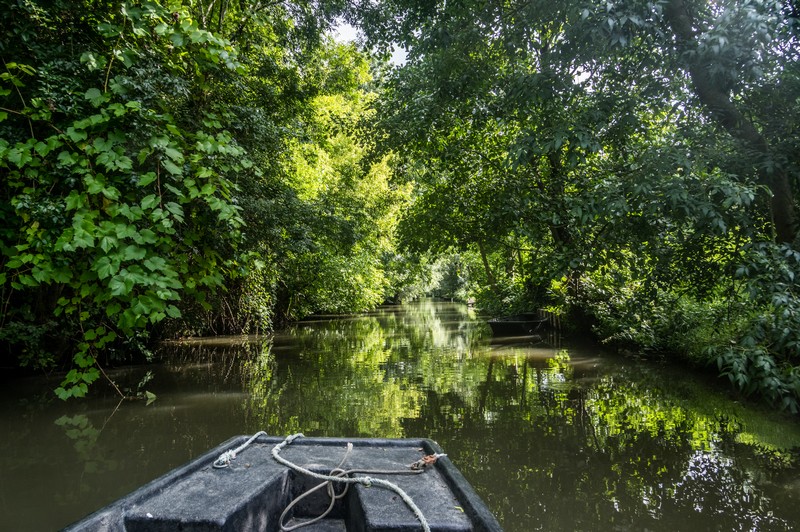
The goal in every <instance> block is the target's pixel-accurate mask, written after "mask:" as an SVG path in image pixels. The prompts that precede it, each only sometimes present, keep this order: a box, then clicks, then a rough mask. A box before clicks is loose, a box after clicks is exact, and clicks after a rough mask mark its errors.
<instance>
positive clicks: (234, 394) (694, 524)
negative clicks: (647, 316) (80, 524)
mask: <svg viewBox="0 0 800 532" xmlns="http://www.w3.org/2000/svg"><path fill="white" fill-rule="evenodd" d="M162 356H163V357H162V359H161V362H160V363H158V364H156V365H153V366H148V367H141V368H140V367H133V368H122V369H118V370H116V371H114V372H113V378H114V379H115V380H116V381H117V382H118V384H120V386H123V387H129V388H131V389H133V388H134V387H136V386H137V383H138V382H139V381H140V380H141V379H142V378H143V377H144V376H145V375H146V372H148V371H149V372H152V380H150V381H149V382H148V383H147V389H148V390H150V391H152V392H153V393H155V394H156V395H157V397H158V399H157V400H156V401H155V402H154V403H153V404H151V405H149V406H146V405H145V404H144V402H123V403H119V402H118V400H117V399H116V398H115V396H114V395H113V394H112V393H111V391H110V390H104V389H102V387H99V388H97V389H96V390H94V391H93V396H92V397H91V398H89V399H88V400H86V401H82V402H71V403H61V402H59V401H55V400H52V399H50V397H52V393H51V392H50V391H49V390H50V389H51V388H52V386H54V383H52V382H48V381H46V380H44V379H30V380H27V381H24V382H20V383H16V384H14V385H12V386H10V387H8V388H7V389H5V390H3V392H2V395H0V427H2V429H3V434H4V438H2V439H0V529H3V530H47V529H54V528H58V527H60V526H63V525H66V524H68V523H69V522H72V521H74V520H76V519H78V518H80V517H82V516H83V515H84V514H86V513H88V512H91V511H92V510H94V509H96V508H97V507H99V506H101V505H103V504H106V503H108V502H110V501H111V500H113V499H115V498H117V497H119V496H121V495H123V494H125V493H127V492H128V491H130V490H132V489H134V488H135V487H137V486H139V485H141V484H143V483H144V482H146V481H148V480H150V479H152V478H154V477H156V476H158V475H160V474H163V473H164V472H166V471H167V470H169V469H171V468H173V467H175V466H177V465H179V464H181V463H183V462H185V461H186V460H189V459H191V458H192V457H194V456H196V455H198V454H200V453H202V452H204V451H205V450H207V449H208V448H210V447H212V446H214V445H216V444H218V443H220V442H221V441H224V440H226V439H228V438H229V437H231V436H233V435H235V434H242V433H253V432H256V431H258V430H262V429H264V430H267V431H268V432H269V433H271V434H276V435H284V434H289V433H294V432H303V433H305V434H306V435H309V436H311V435H321V436H344V437H347V436H350V437H356V436H364V437H405V436H408V437H411V436H413V437H417V436H422V437H430V438H433V439H435V440H437V441H438V442H439V443H440V444H441V445H442V446H443V447H444V448H445V450H446V451H447V452H448V454H449V456H450V457H451V459H452V460H453V461H454V462H455V463H456V465H457V466H458V467H459V468H460V469H461V471H462V472H463V473H464V474H465V476H466V477H467V478H468V479H469V481H470V482H471V483H472V484H473V485H474V486H475V488H476V489H477V490H478V492H479V493H480V494H481V495H482V496H483V497H484V498H485V500H486V501H487V503H488V504H489V506H490V508H491V509H492V510H493V511H494V512H496V514H497V515H498V518H499V519H500V521H501V523H502V524H503V526H504V527H505V528H506V529H507V530H520V531H523V530H525V531H527V530H645V529H647V530H698V529H709V530H755V529H758V530H786V529H789V528H791V525H792V524H793V523H796V522H800V481H798V480H797V479H798V460H799V459H800V456H799V452H798V449H800V428H798V425H797V423H796V420H794V419H791V418H786V417H783V416H780V415H775V414H771V413H768V412H766V411H764V410H762V409H759V408H756V407H752V406H745V405H741V404H739V403H736V402H734V401H732V400H731V399H730V398H729V397H728V396H727V395H726V393H725V391H724V390H721V389H720V388H718V387H717V386H715V384H714V383H709V382H706V381H705V380H704V379H703V378H698V377H696V376H694V375H692V374H691V373H689V372H686V371H683V370H681V369H679V368H670V367H663V366H659V365H653V364H649V363H644V362H641V361H635V360H630V359H624V358H619V357H615V356H610V355H607V354H604V353H602V352H601V351H599V350H598V349H597V348H596V347H593V346H591V345H586V344H577V343H574V342H566V341H565V342H560V341H558V340H556V341H553V339H550V342H549V343H545V342H542V341H541V339H539V338H534V337H520V338H513V339H509V338H506V339H502V340H500V339H493V338H491V335H490V331H489V329H488V327H487V326H486V324H485V323H484V322H482V321H480V320H478V319H477V318H476V317H475V316H474V314H472V313H471V311H470V310H469V309H467V307H465V306H463V305H455V304H445V303H436V302H432V301H422V302H418V303H415V304H411V305H405V306H399V307H385V308H381V309H379V310H377V311H375V312H371V313H368V314H365V315H362V316H330V317H324V318H317V319H313V320H307V321H303V322H301V323H298V324H297V325H295V326H293V327H292V328H290V329H288V330H286V331H283V332H281V333H279V334H276V335H274V336H273V337H270V338H258V337H245V338H239V337H237V338H214V339H209V340H200V341H187V342H180V343H170V344H167V345H165V346H164V347H163V349H162ZM42 508H47V509H48V511H46V512H43V511H42Z"/></svg>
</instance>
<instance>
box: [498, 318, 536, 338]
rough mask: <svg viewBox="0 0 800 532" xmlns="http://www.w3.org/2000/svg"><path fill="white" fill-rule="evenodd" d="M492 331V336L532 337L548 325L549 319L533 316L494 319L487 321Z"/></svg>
mask: <svg viewBox="0 0 800 532" xmlns="http://www.w3.org/2000/svg"><path fill="white" fill-rule="evenodd" d="M486 323H488V324H489V327H490V328H491V329H492V335H493V336H495V337H497V336H521V335H523V336H524V335H532V334H535V333H536V332H538V331H539V329H541V327H542V326H543V325H544V324H546V323H547V318H538V317H537V318H535V317H533V316H531V315H523V314H520V315H514V316H503V317H500V318H492V319H490V320H487V322H486Z"/></svg>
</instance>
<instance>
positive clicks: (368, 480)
mask: <svg viewBox="0 0 800 532" xmlns="http://www.w3.org/2000/svg"><path fill="white" fill-rule="evenodd" d="M303 437H304V436H303V434H301V433H297V434H292V435H291V436H288V437H287V438H286V439H285V440H283V441H282V442H281V443H279V444H278V445H276V446H275V447H273V448H272V457H273V458H274V459H275V461H276V462H278V463H279V464H282V465H284V466H286V467H288V468H289V469H292V470H294V471H297V472H298V473H302V474H304V475H307V476H309V477H311V478H315V479H317V480H322V481H323V483H322V484H319V485H317V486H315V487H313V488H311V489H310V490H309V491H307V492H306V493H304V494H303V495H301V496H300V497H298V498H297V499H295V500H294V501H292V502H291V503H290V504H289V506H287V507H286V509H285V510H284V511H283V513H282V514H281V518H280V520H279V523H280V525H281V530H284V531H287V532H288V531H290V530H295V529H298V528H300V527H304V526H307V525H310V524H312V523H315V522H317V521H319V520H320V519H323V518H324V517H325V516H327V515H328V513H330V511H331V510H332V509H333V505H334V503H335V502H336V499H340V498H342V497H344V495H345V493H347V488H348V487H349V486H350V484H361V485H362V486H364V487H367V488H369V487H371V486H377V487H379V488H384V489H387V490H390V491H393V492H394V493H396V494H397V495H398V497H400V498H401V499H402V500H403V502H404V503H406V506H408V508H409V509H410V510H411V511H412V512H413V513H414V515H415V516H416V517H417V519H418V520H419V522H420V524H421V525H422V530H424V531H425V532H430V530H431V528H430V525H429V524H428V520H427V519H425V516H424V515H423V513H422V510H420V509H419V506H417V505H416V503H415V502H414V500H413V499H412V498H411V497H410V496H409V495H408V494H407V493H406V492H405V491H403V489H402V488H401V487H400V486H398V485H397V484H394V483H392V482H389V481H388V480H384V479H382V478H372V477H369V476H367V477H350V476H348V475H351V474H355V473H359V474H367V475H417V474H419V473H422V472H423V471H424V469H415V470H408V471H405V470H399V471H398V470H394V471H381V470H367V469H349V470H343V469H341V467H342V465H344V462H345V461H346V460H347V456H348V455H349V454H350V451H352V449H353V444H352V443H348V444H347V450H346V451H345V455H344V458H342V461H341V462H340V463H339V465H338V466H337V467H336V468H334V469H333V470H331V474H330V475H323V474H321V473H315V472H313V471H311V470H309V469H306V468H304V467H302V466H299V465H297V464H294V463H292V462H290V461H289V460H286V459H285V458H283V457H282V456H280V452H281V450H282V449H283V448H284V447H286V446H287V445H289V444H291V443H292V442H293V441H294V440H296V439H297V438H303ZM334 482H338V483H341V484H345V489H344V491H342V493H341V494H339V495H338V496H337V495H336V494H335V490H334V488H333V483H334ZM322 486H327V487H328V488H327V489H328V494H329V495H330V496H331V503H330V505H329V506H328V509H327V510H325V512H324V513H323V514H322V515H320V516H318V517H315V518H314V519H311V520H309V521H303V522H302V523H298V524H296V525H293V526H285V525H284V524H283V520H284V518H285V517H286V514H287V513H288V512H289V510H290V509H291V508H292V507H293V506H294V505H295V504H296V503H297V501H299V500H300V499H302V498H303V497H305V496H307V495H308V494H309V493H311V492H313V491H316V490H317V489H320V488H321V487H322Z"/></svg>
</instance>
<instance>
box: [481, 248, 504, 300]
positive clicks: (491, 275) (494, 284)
mask: <svg viewBox="0 0 800 532" xmlns="http://www.w3.org/2000/svg"><path fill="white" fill-rule="evenodd" d="M478 251H480V254H481V260H482V261H483V269H484V270H486V279H487V280H488V281H489V285H490V286H491V287H492V292H494V294H495V295H499V294H498V293H497V281H496V280H495V278H494V273H492V268H491V266H489V258H488V257H487V256H486V248H485V247H484V246H483V241H482V240H478Z"/></svg>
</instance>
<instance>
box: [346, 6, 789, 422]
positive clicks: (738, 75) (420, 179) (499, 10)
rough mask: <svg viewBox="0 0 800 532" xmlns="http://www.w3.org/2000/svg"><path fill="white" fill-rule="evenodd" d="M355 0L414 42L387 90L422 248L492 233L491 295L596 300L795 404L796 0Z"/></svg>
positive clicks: (668, 345) (610, 316) (486, 246)
mask: <svg viewBox="0 0 800 532" xmlns="http://www.w3.org/2000/svg"><path fill="white" fill-rule="evenodd" d="M359 9H360V10H363V13H361V15H360V16H361V17H363V20H364V21H365V31H366V34H367V38H368V40H369V42H371V43H373V44H375V45H376V46H379V47H381V46H386V43H387V42H392V41H394V42H399V43H402V44H403V45H404V46H405V48H406V49H408V50H409V57H408V63H407V64H406V65H405V66H403V67H402V68H398V69H396V70H395V71H394V72H392V73H391V74H390V75H389V76H388V78H387V80H386V86H385V90H384V92H383V93H382V95H381V97H380V99H379V104H378V110H379V113H380V115H381V116H382V118H383V119H382V121H381V122H380V124H381V127H382V128H383V132H384V135H383V137H382V146H383V147H384V149H391V150H394V151H395V152H397V153H398V154H399V155H400V156H401V157H402V158H403V168H404V171H403V173H402V174H401V175H402V176H404V177H405V178H407V179H408V180H409V181H410V182H413V183H414V185H415V194H414V196H413V202H412V204H411V208H410V209H409V211H408V213H407V214H406V216H404V218H403V220H401V223H400V233H401V236H402V239H403V243H404V245H405V246H406V247H407V248H409V249H412V250H414V251H417V252H421V251H422V252H424V251H428V252H434V253H441V252H445V251H449V250H451V249H456V250H458V251H466V250H469V252H471V253H475V254H476V256H477V257H479V260H478V261H477V266H478V267H477V268H476V269H475V270H474V272H475V276H474V277H475V279H479V278H480V280H479V281H478V282H476V283H475V284H474V285H473V286H474V288H472V290H473V292H472V293H473V294H477V295H478V302H479V304H481V305H482V306H483V307H484V308H486V309H487V310H492V311H493V312H497V313H501V312H504V311H505V312H513V311H515V310H517V309H520V308H525V307H526V306H529V307H536V306H548V305H550V306H559V307H561V310H564V311H566V310H568V308H569V307H578V308H581V309H582V310H583V311H584V312H585V313H588V314H590V315H593V316H594V319H595V320H596V321H597V329H596V330H597V332H598V333H599V335H600V336H601V338H603V339H605V340H607V341H609V342H615V343H616V344H617V345H618V346H620V347H624V348H625V349H626V350H630V351H634V352H635V351H644V352H649V353H655V352H659V353H664V352H671V353H676V354H679V355H684V356H688V357H690V358H691V359H692V360H700V361H707V360H708V359H709V357H710V358H711V359H713V360H715V361H716V360H717V358H719V360H720V368H721V370H722V372H723V373H724V374H725V375H728V376H730V377H731V379H732V381H733V382H734V383H736V384H737V386H738V387H740V388H741V389H742V390H744V391H745V392H750V393H757V394H759V395H761V396H763V397H765V398H767V399H768V400H770V401H772V402H773V403H775V404H777V405H778V406H782V407H788V408H792V409H794V408H795V407H794V406H793V405H794V403H795V399H794V398H793V397H794V396H793V394H794V393H795V392H794V391H793V390H794V389H793V386H795V384H794V382H795V381H794V380H793V379H794V377H793V375H794V373H793V372H794V370H793V368H794V367H795V364H797V361H793V359H794V358H795V354H794V352H793V349H794V348H795V344H794V341H795V339H794V333H793V332H792V331H795V330H797V324H795V323H794V321H793V320H794V317H793V316H794V309H795V305H794V301H793V296H792V295H791V294H792V288H791V286H790V284H787V282H786V279H788V277H787V276H786V275H785V274H783V273H782V272H783V270H782V268H784V269H785V268H789V270H790V271H793V266H792V263H793V262H792V261H793V260H794V259H793V258H792V255H791V253H793V252H792V251H791V250H792V249H793V248H792V247H791V243H789V241H791V239H792V238H793V236H794V235H795V234H796V223H795V215H794V199H793V198H794V196H793V189H794V187H796V183H797V177H798V174H797V168H800V165H798V162H800V159H798V154H799V153H800V152H798V151H797V149H796V148H797V146H796V138H797V135H795V134H793V132H794V131H795V129H796V128H795V125H794V124H795V123H796V120H795V118H796V116H795V114H796V113H795V112H794V109H796V108H797V105H796V100H797V97H798V94H800V91H798V85H797V83H796V81H797V79H798V78H797V72H798V69H797V65H798V62H797V52H796V46H794V45H796V33H795V31H794V26H793V20H794V19H792V18H791V17H789V18H786V17H785V12H784V10H783V6H782V4H781V3H780V2H772V1H765V2H721V3H713V2H685V1H683V0H670V1H666V2H638V1H623V2H612V3H601V4H592V5H590V4H588V3H586V2H573V1H571V0H565V1H557V2H549V3H543V2H533V3H531V2H511V3H509V4H503V5H500V4H485V3H472V4H470V3H468V4H466V5H465V4H463V3H461V4H453V3H450V2H433V3H430V5H427V6H426V7H420V6H412V5H410V4H407V3H403V2H392V1H389V2H382V3H380V6H379V7H377V6H373V5H371V4H370V3H368V2H363V3H360V4H359ZM771 102H781V104H780V106H779V107H775V106H773V104H772V103H771ZM779 108H785V109H784V110H782V111H778V112H776V109H779ZM423 227H424V228H426V230H425V231H420V228H423ZM772 239H775V240H777V241H783V242H787V246H789V247H787V248H786V250H785V252H784V253H783V254H780V253H778V254H777V255H776V254H775V253H773V252H772V251H769V249H768V246H765V245H761V244H757V243H760V242H765V241H770V240H772ZM755 257H758V259H756V258H755ZM759 261H766V262H767V263H769V264H770V265H771V266H769V267H767V266H765V265H763V264H762V265H761V266H758V267H756V264H760V262H759ZM761 271H763V272H764V274H763V275H761V273H759V272H761ZM748 305H749V307H748ZM745 309H747V311H745ZM704 310H705V312H704ZM677 331H682V332H683V334H680V333H678V332H677ZM731 342H732V343H731ZM730 345H732V346H733V347H730ZM714 346H722V347H714ZM709 347H710V351H709V350H706V348H709ZM720 349H721V350H722V351H719V350H720ZM723 352H724V354H723ZM720 357H722V358H720Z"/></svg>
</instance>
